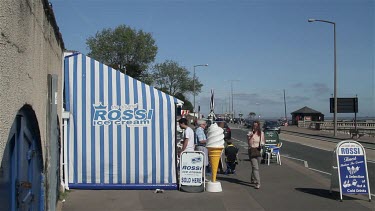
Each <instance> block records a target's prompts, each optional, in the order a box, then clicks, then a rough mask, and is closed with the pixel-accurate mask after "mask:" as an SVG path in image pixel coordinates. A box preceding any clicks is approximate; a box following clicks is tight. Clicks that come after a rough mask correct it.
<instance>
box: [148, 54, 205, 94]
mask: <svg viewBox="0 0 375 211" xmlns="http://www.w3.org/2000/svg"><path fill="white" fill-rule="evenodd" d="M189 75H190V73H189V71H188V70H187V69H186V68H185V67H181V66H179V64H178V63H177V62H175V61H171V60H167V61H165V62H163V63H159V64H156V65H155V66H154V67H153V69H152V78H153V79H154V84H155V87H156V88H158V89H160V90H162V91H164V92H166V93H168V94H170V95H173V96H176V95H177V94H178V93H181V94H182V95H185V94H187V93H193V91H194V82H193V78H191V77H190V76H189ZM202 86H203V84H202V83H200V82H199V80H198V78H196V81H195V92H196V93H199V92H200V91H201V89H202Z"/></svg>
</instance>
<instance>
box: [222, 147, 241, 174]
mask: <svg viewBox="0 0 375 211" xmlns="http://www.w3.org/2000/svg"><path fill="white" fill-rule="evenodd" d="M227 144H228V146H227V147H225V156H226V157H227V158H226V162H227V170H226V171H225V174H234V173H235V172H236V165H237V164H238V161H237V153H238V148H237V147H236V146H234V145H233V144H232V141H231V140H228V141H227Z"/></svg>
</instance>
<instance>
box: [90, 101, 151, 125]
mask: <svg viewBox="0 0 375 211" xmlns="http://www.w3.org/2000/svg"><path fill="white" fill-rule="evenodd" d="M93 107H94V115H93V119H92V124H93V126H103V125H126V126H129V127H142V126H148V125H150V124H151V121H152V117H153V110H152V109H149V110H146V109H140V108H138V104H127V105H112V106H110V107H109V106H107V105H102V104H101V103H100V104H98V105H95V104H94V105H93Z"/></svg>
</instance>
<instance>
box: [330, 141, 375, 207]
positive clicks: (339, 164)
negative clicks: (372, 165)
mask: <svg viewBox="0 0 375 211" xmlns="http://www.w3.org/2000/svg"><path fill="white" fill-rule="evenodd" d="M333 155H334V156H333V165H332V175H331V187H330V192H332V188H333V186H334V183H336V184H337V183H338V185H339V189H340V201H342V199H343V197H342V195H343V193H344V194H368V198H369V201H370V202H371V191H370V181H369V177H368V168H367V159H366V152H365V149H364V147H363V146H362V145H361V144H360V143H359V142H357V141H354V140H345V141H341V142H339V143H338V144H337V145H336V148H335V150H334V151H333ZM335 165H336V166H335ZM335 170H337V171H335ZM357 179H358V181H357ZM352 186H353V187H352ZM349 188H351V189H349Z"/></svg>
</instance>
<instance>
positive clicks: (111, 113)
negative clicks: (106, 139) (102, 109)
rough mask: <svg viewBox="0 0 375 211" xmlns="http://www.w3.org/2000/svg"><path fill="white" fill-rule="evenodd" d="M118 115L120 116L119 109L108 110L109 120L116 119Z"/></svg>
mask: <svg viewBox="0 0 375 211" xmlns="http://www.w3.org/2000/svg"><path fill="white" fill-rule="evenodd" d="M120 117H121V111H119V110H111V111H109V112H108V119H109V120H118V119H119V118H120Z"/></svg>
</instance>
